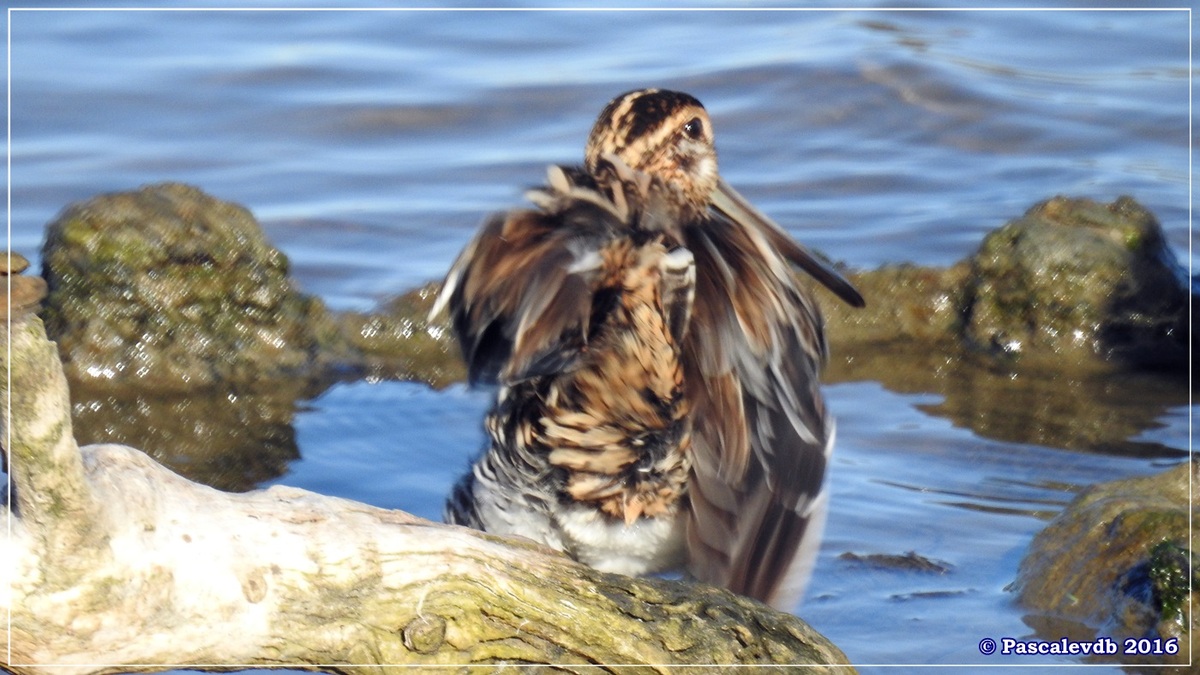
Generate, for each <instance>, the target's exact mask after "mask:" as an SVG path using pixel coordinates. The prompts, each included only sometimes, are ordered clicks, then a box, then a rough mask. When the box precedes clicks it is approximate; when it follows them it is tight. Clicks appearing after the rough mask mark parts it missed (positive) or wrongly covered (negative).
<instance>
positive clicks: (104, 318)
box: [43, 183, 329, 389]
mask: <svg viewBox="0 0 1200 675" xmlns="http://www.w3.org/2000/svg"><path fill="white" fill-rule="evenodd" d="M43 276H44V277H45V279H46V281H47V282H48V283H49V286H50V294H49V297H48V299H47V303H46V308H45V314H44V316H45V319H46V328H47V331H48V333H49V334H50V336H51V337H52V338H53V339H55V340H57V341H58V342H59V352H60V354H61V355H62V357H63V361H64V364H65V365H66V367H67V368H68V372H69V374H70V375H71V376H72V377H73V379H78V380H104V379H112V378H116V377H120V378H122V379H124V380H126V381H127V382H133V381H136V382H138V383H139V384H140V385H141V386H147V387H154V388H167V389H184V388H187V389H191V388H199V387H204V386H208V385H213V384H216V383H221V382H228V381H238V382H249V381H254V380H256V379H260V378H261V379H269V378H271V377H277V376H281V375H291V374H297V373H301V372H303V371H304V370H305V369H307V368H308V367H309V366H310V365H311V364H312V362H313V361H314V359H315V357H316V355H317V349H318V341H317V334H318V333H319V332H320V329H321V326H322V324H325V323H327V322H328V321H329V319H328V318H327V312H326V310H325V307H324V305H323V304H322V303H321V301H320V300H318V299H316V298H313V297H311V296H307V295H305V294H303V293H300V292H299V291H298V290H296V288H295V287H294V285H293V284H292V282H291V280H290V279H289V278H288V260H287V257H286V256H284V254H283V253H281V252H280V251H279V250H278V249H276V248H274V247H273V246H271V245H270V244H269V243H268V242H267V240H266V237H265V236H264V235H263V232H262V229H261V228H260V227H259V225H258V222H257V221H256V220H255V219H254V217H253V216H252V215H251V214H250V212H249V211H247V210H246V209H245V208H242V207H241V206H238V205H235V204H231V203H229V202H223V201H220V200H217V199H214V198H213V197H210V196H208V195H206V194H205V193H203V192H201V191H200V190H198V189H196V188H193V187H190V186H187V185H181V184H178V183H163V184H159V185H151V186H147V187H144V188H142V189H140V190H137V191H133V192H122V193H114V194H108V195H102V196H99V197H96V198H93V199H91V200H88V201H86V202H83V203H80V204H74V205H71V206H69V207H67V208H66V209H65V210H64V211H63V212H62V213H61V214H60V215H59V216H58V217H57V218H56V219H55V220H54V222H52V223H50V225H49V226H48V228H47V231H46V241H45V245H44V248H43Z"/></svg>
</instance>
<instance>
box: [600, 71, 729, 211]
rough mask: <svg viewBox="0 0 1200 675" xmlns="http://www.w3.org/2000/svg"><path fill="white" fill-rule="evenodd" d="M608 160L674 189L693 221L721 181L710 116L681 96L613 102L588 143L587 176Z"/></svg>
mask: <svg viewBox="0 0 1200 675" xmlns="http://www.w3.org/2000/svg"><path fill="white" fill-rule="evenodd" d="M606 154H613V155H616V156H617V157H619V158H620V159H621V161H623V162H625V164H627V165H629V167H630V168H632V169H635V170H637V171H641V172H642V173H645V174H648V175H650V176H653V177H655V178H658V179H659V180H662V181H663V182H665V183H667V184H669V185H670V186H672V187H673V188H674V189H675V190H677V191H678V194H679V195H680V196H681V198H683V199H685V200H686V201H687V202H688V203H687V204H686V205H680V206H683V207H685V209H684V210H685V211H687V212H689V213H690V214H692V215H699V214H702V213H704V212H705V210H707V208H708V205H709V203H710V201H711V198H712V194H713V191H714V190H715V189H716V187H717V183H718V181H719V180H720V176H719V174H718V173H717V151H716V148H715V147H714V146H713V129H712V122H711V121H710V120H709V119H708V112H706V111H705V110H704V106H703V105H701V104H700V101H698V100H696V99H695V98H694V97H692V96H690V95H688V94H684V93H681V92H676V91H666V90H663V89H639V90H636V91H631V92H628V93H625V94H621V95H620V96H618V97H616V98H614V99H613V100H612V101H611V102H609V104H608V105H607V106H605V108H604V110H603V111H601V113H600V117H599V118H597V119H596V124H595V125H594V126H593V127H592V133H591V135H590V136H589V137H588V143H587V149H586V150H585V152H584V165H585V166H586V167H587V169H588V171H589V172H593V173H594V172H595V171H596V169H597V166H598V165H599V162H600V159H601V157H603V156H604V155H606Z"/></svg>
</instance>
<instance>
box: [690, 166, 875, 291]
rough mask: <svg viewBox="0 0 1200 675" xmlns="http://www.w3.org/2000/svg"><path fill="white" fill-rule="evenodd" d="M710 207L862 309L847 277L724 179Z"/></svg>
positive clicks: (714, 192)
mask: <svg viewBox="0 0 1200 675" xmlns="http://www.w3.org/2000/svg"><path fill="white" fill-rule="evenodd" d="M712 205H713V207H714V208H715V209H716V210H718V211H720V212H721V213H722V214H724V216H725V217H726V218H728V219H729V220H731V221H733V222H734V223H736V224H737V225H740V226H742V227H744V228H746V229H747V230H749V231H750V232H752V233H753V232H758V233H761V234H762V236H765V237H766V238H767V240H768V241H769V242H770V243H771V244H773V245H774V246H775V247H776V248H777V249H778V250H779V252H780V253H782V254H783V256H784V257H785V258H787V259H788V260H789V261H790V262H791V263H792V264H794V265H798V266H799V267H801V268H803V269H804V271H805V272H808V273H809V274H810V275H812V277H813V278H814V279H816V280H817V281H819V282H821V284H823V285H824V286H825V287H826V288H828V289H829V290H831V291H833V292H834V294H835V295H837V296H838V297H839V298H841V299H842V300H845V301H846V302H847V303H848V304H850V305H852V306H854V307H865V306H866V304H867V303H866V301H865V300H863V296H862V294H861V293H859V292H858V289H857V288H855V287H854V285H853V284H851V283H850V282H849V281H848V280H847V279H846V277H844V276H842V275H841V273H840V272H838V271H837V270H835V269H833V268H832V267H830V266H829V264H828V263H826V262H825V261H823V260H821V259H820V258H818V257H816V256H814V255H813V254H812V252H810V251H809V250H808V249H807V248H805V247H804V246H801V245H800V244H799V243H797V242H796V240H794V239H792V238H791V237H790V236H788V233H787V232H784V231H783V228H781V227H779V226H778V225H776V224H775V222H774V221H773V220H771V219H770V218H768V217H767V216H765V215H763V213H762V212H761V211H759V210H758V209H756V208H754V206H753V205H752V204H751V203H750V202H748V201H746V198H745V197H743V196H742V195H740V194H738V191H737V190H734V189H733V187H731V186H730V185H729V183H726V182H725V179H723V178H720V179H718V180H717V189H716V190H714V191H713V195H712Z"/></svg>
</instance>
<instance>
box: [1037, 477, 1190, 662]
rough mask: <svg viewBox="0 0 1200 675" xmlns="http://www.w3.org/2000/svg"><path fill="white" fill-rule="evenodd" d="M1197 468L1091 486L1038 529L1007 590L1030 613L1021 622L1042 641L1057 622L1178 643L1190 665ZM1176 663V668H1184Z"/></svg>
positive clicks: (1057, 629)
mask: <svg viewBox="0 0 1200 675" xmlns="http://www.w3.org/2000/svg"><path fill="white" fill-rule="evenodd" d="M1196 470H1197V465H1196V464H1193V463H1191V462H1188V463H1185V464H1182V465H1180V466H1178V467H1176V468H1174V469H1171V470H1170V471H1167V472H1165V473H1162V474H1159V475H1155V476H1147V477H1140V478H1131V479H1125V480H1119V481H1113V482H1110V483H1102V484H1098V485H1094V486H1092V487H1090V488H1088V489H1087V490H1085V491H1084V492H1082V493H1081V494H1080V495H1079V496H1078V497H1076V498H1075V500H1074V501H1072V502H1071V504H1070V505H1068V506H1067V508H1066V509H1064V510H1063V512H1062V513H1061V514H1060V515H1059V516H1058V517H1057V518H1055V519H1054V521H1053V522H1051V523H1050V524H1049V525H1048V526H1047V527H1046V528H1045V529H1044V530H1042V531H1041V532H1040V533H1038V535H1037V536H1036V537H1034V540H1033V542H1032V543H1031V544H1030V547H1029V552H1028V553H1027V554H1026V556H1025V559H1024V560H1022V561H1021V566H1020V571H1019V573H1018V577H1017V581H1016V582H1015V583H1014V585H1013V588H1014V589H1015V590H1016V591H1017V592H1018V598H1019V602H1020V603H1021V604H1022V605H1024V606H1025V607H1028V608H1029V610H1030V611H1031V612H1032V615H1031V616H1030V617H1027V619H1026V621H1027V622H1028V623H1030V624H1031V625H1033V626H1034V627H1035V628H1037V629H1039V632H1040V633H1042V634H1043V637H1045V638H1047V639H1058V638H1059V637H1061V635H1062V634H1063V633H1064V632H1070V629H1069V628H1066V627H1064V625H1069V624H1075V625H1076V629H1075V635H1079V631H1080V630H1090V631H1094V632H1095V634H1097V635H1102V636H1106V637H1111V638H1113V639H1117V640H1121V639H1124V638H1142V637H1146V636H1151V637H1160V638H1163V639H1171V638H1178V639H1179V650H1178V653H1177V654H1176V655H1174V656H1173V657H1172V656H1171V655H1167V654H1163V655H1157V656H1156V657H1155V658H1154V659H1151V661H1154V662H1160V663H1162V662H1168V663H1179V662H1184V663H1186V662H1187V658H1188V654H1189V653H1190V649H1189V646H1188V645H1187V644H1186V643H1187V641H1188V640H1189V639H1190V636H1191V635H1194V634H1195V633H1196V630H1197V629H1200V617H1196V619H1197V620H1196V621H1194V622H1193V623H1192V625H1190V626H1189V625H1188V617H1189V614H1190V613H1189V611H1188V607H1189V605H1190V604H1192V603H1194V602H1195V600H1196V598H1195V597H1193V594H1192V593H1191V592H1190V590H1189V589H1190V588H1195V587H1197V586H1200V569H1198V568H1197V567H1196V565H1195V562H1196V560H1195V553H1194V552H1195V551H1196V545H1197V543H1198V542H1197V540H1195V539H1192V538H1190V535H1189V531H1188V517H1189V513H1190V514H1191V515H1192V516H1193V517H1194V516H1195V515H1196V514H1197V511H1198V510H1200V501H1195V500H1189V495H1188V480H1189V477H1190V478H1191V479H1192V480H1196V478H1197V477H1198V476H1197V472H1196ZM1181 659H1182V661H1181Z"/></svg>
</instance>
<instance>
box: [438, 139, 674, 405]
mask: <svg viewBox="0 0 1200 675" xmlns="http://www.w3.org/2000/svg"><path fill="white" fill-rule="evenodd" d="M548 178H549V181H548V185H547V186H546V187H544V188H539V189H535V190H531V191H530V192H529V193H528V194H527V196H528V197H529V199H530V200H531V201H533V202H534V204H536V205H537V206H538V207H539V208H537V209H523V210H514V211H509V212H506V213H499V214H495V215H493V216H491V217H490V218H489V219H488V220H487V221H485V222H484V224H483V227H482V228H481V229H480V231H479V233H478V234H477V235H476V236H475V238H474V239H473V240H472V241H471V242H470V243H469V244H468V245H467V247H466V248H465V249H464V250H463V252H462V253H461V254H460V255H459V257H458V259H457V260H456V261H455V263H454V264H453V266H452V267H451V269H450V272H449V274H448V275H447V277H446V280H445V282H444V283H443V285H442V290H441V292H440V293H439V295H438V299H437V301H436V302H435V303H434V306H433V309H432V310H431V312H430V315H431V316H433V315H436V314H438V313H439V312H441V311H442V310H443V309H446V308H448V309H449V311H450V316H451V320H452V322H453V327H454V331H455V334H456V336H457V337H458V340H459V342H460V346H461V348H462V352H463V358H464V359H465V360H466V363H467V371H468V374H469V378H470V380H471V383H472V384H495V383H497V382H504V383H511V382H515V381H519V380H524V379H528V378H532V377H537V376H539V375H545V374H550V373H555V372H561V371H563V370H566V369H569V368H570V367H571V366H572V365H573V364H574V363H575V361H576V360H577V359H578V358H579V357H580V355H581V354H582V352H583V350H584V348H585V347H586V344H587V341H588V338H589V336H590V335H591V334H592V333H593V332H594V330H595V329H596V328H597V327H598V324H599V322H600V321H602V320H603V318H604V316H605V315H607V314H608V312H609V310H611V308H612V306H613V303H615V302H616V297H615V295H614V294H613V293H614V291H610V290H609V289H608V288H607V286H608V284H606V283H604V282H605V279H604V276H605V274H606V272H607V270H606V264H607V260H606V250H607V249H608V248H609V247H611V246H612V245H613V244H615V243H617V242H619V241H625V240H628V239H629V238H630V237H631V236H633V234H634V232H633V227H634V225H635V224H636V223H637V222H638V220H639V219H642V220H645V219H644V218H642V215H643V210H642V207H643V206H644V205H645V204H646V203H648V202H650V201H653V202H654V203H655V204H657V203H659V202H660V201H662V200H661V198H660V196H659V195H657V194H652V193H655V192H656V191H657V190H658V189H659V188H658V184H656V186H655V187H654V188H652V187H651V183H650V179H649V178H648V177H647V176H645V175H644V174H640V173H637V172H634V171H632V170H630V169H629V168H628V167H627V166H625V165H624V164H623V163H621V162H620V160H618V159H616V158H615V157H612V156H609V157H607V158H606V159H605V161H604V162H603V163H602V167H601V170H600V171H599V172H598V177H595V178H593V177H592V176H589V175H587V174H585V173H583V172H582V171H580V170H577V169H570V168H564V167H557V166H553V167H550V170H549V172H548ZM668 262H669V261H668ZM664 264H668V263H664ZM667 290H671V289H669V288H668V289H667ZM689 291H690V288H686V289H684V290H683V291H682V293H683V295H682V296H681V298H682V300H685V301H686V302H687V303H690V301H691V295H690V292H689ZM689 310H690V307H686V306H685V307H683V309H681V310H679V311H675V312H674V316H676V317H681V318H682V325H686V321H687V318H686V317H687V313H688V311H689ZM668 313H670V310H669V309H668ZM679 330H680V331H682V330H683V328H682V327H679Z"/></svg>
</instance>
